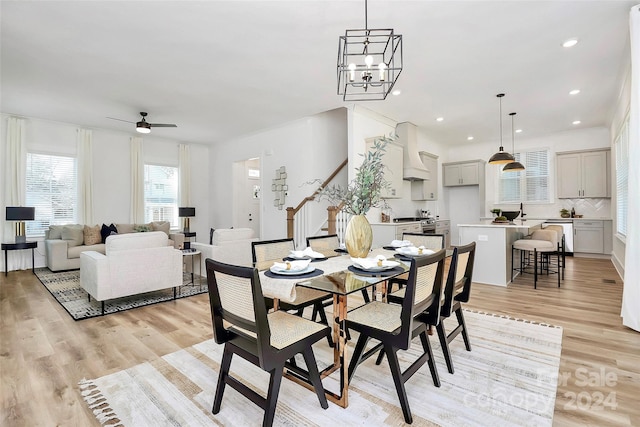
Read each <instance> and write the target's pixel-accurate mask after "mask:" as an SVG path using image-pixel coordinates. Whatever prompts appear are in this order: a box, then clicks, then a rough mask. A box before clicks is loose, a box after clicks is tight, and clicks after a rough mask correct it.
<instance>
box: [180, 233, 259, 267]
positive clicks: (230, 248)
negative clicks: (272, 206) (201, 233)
mask: <svg viewBox="0 0 640 427" xmlns="http://www.w3.org/2000/svg"><path fill="white" fill-rule="evenodd" d="M253 234H254V233H253V229H251V228H220V229H217V230H215V231H214V232H213V239H212V243H213V244H212V245H207V244H206V243H198V242H193V243H191V247H192V248H193V249H197V250H199V251H200V252H202V254H201V256H200V261H201V263H202V275H203V276H205V277H206V275H207V267H206V265H205V260H206V259H207V258H211V259H215V260H216V261H220V262H224V263H227V264H233V265H243V266H246V267H251V266H252V264H253V260H252V258H251V242H254V241H257V240H258V238H255V237H253Z"/></svg>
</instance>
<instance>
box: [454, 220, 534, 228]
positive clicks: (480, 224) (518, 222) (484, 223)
mask: <svg viewBox="0 0 640 427" xmlns="http://www.w3.org/2000/svg"><path fill="white" fill-rule="evenodd" d="M543 222H544V221H543V220H525V221H521V220H519V219H516V220H515V221H514V222H513V223H506V224H493V222H492V221H490V220H485V221H479V222H476V223H472V224H458V227H491V228H532V227H537V226H539V225H540V224H542V223H543Z"/></svg>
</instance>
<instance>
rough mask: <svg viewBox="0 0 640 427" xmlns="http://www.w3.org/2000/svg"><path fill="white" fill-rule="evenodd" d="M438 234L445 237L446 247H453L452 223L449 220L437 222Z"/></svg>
mask: <svg viewBox="0 0 640 427" xmlns="http://www.w3.org/2000/svg"><path fill="white" fill-rule="evenodd" d="M436 234H443V235H444V247H445V248H450V247H451V221H449V220H448V219H445V220H437V221H436Z"/></svg>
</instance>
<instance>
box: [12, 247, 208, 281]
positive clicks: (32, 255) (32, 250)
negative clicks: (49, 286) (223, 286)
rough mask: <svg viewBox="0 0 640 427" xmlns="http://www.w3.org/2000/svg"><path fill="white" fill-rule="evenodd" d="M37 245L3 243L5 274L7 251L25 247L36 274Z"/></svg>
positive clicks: (32, 269) (32, 270)
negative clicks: (29, 250) (35, 251)
mask: <svg viewBox="0 0 640 427" xmlns="http://www.w3.org/2000/svg"><path fill="white" fill-rule="evenodd" d="M37 247H38V242H24V243H2V250H3V251H4V275H5V276H6V275H7V274H8V273H9V265H8V263H7V252H8V251H20V250H23V249H31V272H32V273H33V274H36V272H35V268H34V267H35V262H34V250H35V249H36V248H37ZM200 268H202V266H200ZM201 273H202V271H201Z"/></svg>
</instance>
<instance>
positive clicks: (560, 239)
mask: <svg viewBox="0 0 640 427" xmlns="http://www.w3.org/2000/svg"><path fill="white" fill-rule="evenodd" d="M544 230H553V231H555V232H556V234H557V235H558V253H559V254H560V258H559V260H561V261H562V280H564V267H565V264H566V263H565V261H566V255H565V242H564V228H562V226H560V225H548V226H546V227H545V228H544Z"/></svg>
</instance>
